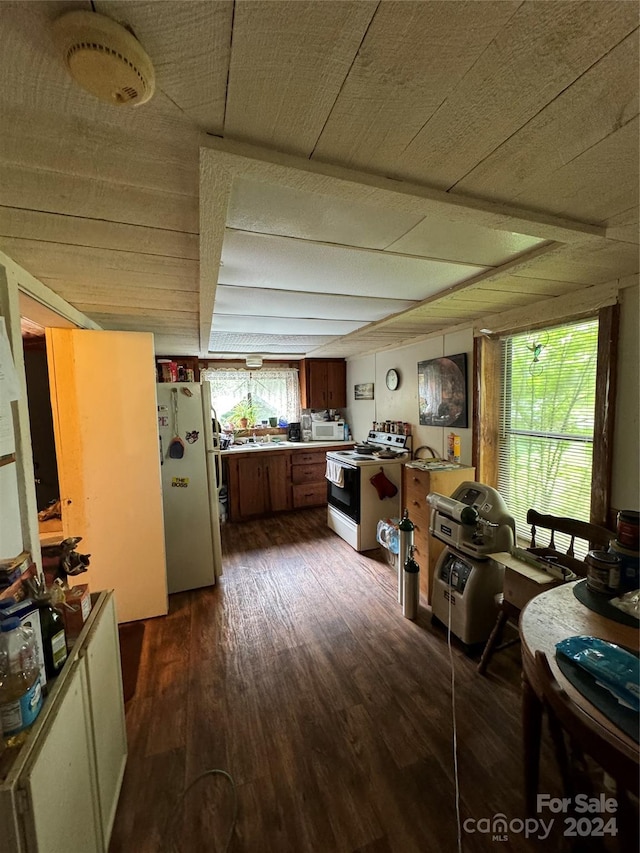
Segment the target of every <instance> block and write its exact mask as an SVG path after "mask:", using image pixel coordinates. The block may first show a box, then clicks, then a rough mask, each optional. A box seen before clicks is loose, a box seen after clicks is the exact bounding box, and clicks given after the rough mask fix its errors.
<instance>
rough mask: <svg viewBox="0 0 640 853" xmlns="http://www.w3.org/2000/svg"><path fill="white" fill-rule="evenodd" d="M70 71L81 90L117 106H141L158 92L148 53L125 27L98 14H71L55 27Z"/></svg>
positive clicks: (57, 41) (57, 38)
mask: <svg viewBox="0 0 640 853" xmlns="http://www.w3.org/2000/svg"><path fill="white" fill-rule="evenodd" d="M53 36H54V39H55V42H56V44H57V46H58V48H59V49H60V50H61V52H62V57H63V60H64V64H65V66H66V69H67V71H68V72H69V74H70V75H71V76H72V77H73V79H74V80H75V81H76V83H77V84H78V85H79V86H82V88H83V89H85V90H86V91H87V92H90V93H91V94H92V95H94V96H95V97H96V98H99V99H100V100H101V101H105V102H106V103H108V104H112V105H113V106H129V107H133V106H137V105H138V104H144V103H145V101H148V100H149V99H150V98H151V96H152V95H153V93H154V91H155V72H154V70H153V64H152V62H151V60H150V59H149V56H148V55H147V53H146V51H145V50H144V48H143V47H142V45H141V44H140V42H139V41H138V40H137V38H136V37H135V36H133V35H132V34H131V33H130V32H129V31H128V30H127V29H126V28H125V27H123V26H122V25H121V24H118V23H117V22H116V21H114V20H112V19H111V18H107V17H106V16H105V15H100V14H98V13H95V12H87V11H75V12H68V13H67V14H66V15H63V16H62V17H61V18H58V20H57V21H54V24H53Z"/></svg>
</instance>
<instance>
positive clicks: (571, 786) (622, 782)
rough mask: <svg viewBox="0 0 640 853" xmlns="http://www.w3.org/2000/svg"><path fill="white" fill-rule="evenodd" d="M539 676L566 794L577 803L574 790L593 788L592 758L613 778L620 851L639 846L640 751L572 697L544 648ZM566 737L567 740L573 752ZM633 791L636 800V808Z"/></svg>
mask: <svg viewBox="0 0 640 853" xmlns="http://www.w3.org/2000/svg"><path fill="white" fill-rule="evenodd" d="M536 680H537V682H538V687H539V689H540V690H541V691H542V699H543V704H544V707H545V710H546V712H547V720H548V724H549V733H550V735H551V739H552V742H553V746H554V750H555V754H556V760H557V762H558V767H559V770H560V775H561V777H562V782H563V785H564V790H565V796H567V797H570V798H571V801H572V802H573V801H574V797H575V795H576V794H582V793H584V794H589V793H591V792H593V786H592V783H591V778H590V776H589V773H588V766H587V762H586V761H585V756H590V757H591V758H592V759H593V761H595V763H596V764H597V765H599V767H600V768H602V770H604V771H605V773H607V774H608V775H609V776H610V777H611V778H612V779H613V780H614V782H615V786H616V799H617V802H618V808H617V811H616V813H615V818H616V826H617V830H618V836H617V837H618V841H619V846H620V849H621V850H623V851H624V850H627V851H628V850H632V849H637V826H638V814H637V798H638V795H639V790H638V788H639V778H640V777H639V771H638V758H637V755H635V756H634V755H632V754H630V753H629V752H627V751H625V750H624V749H622V748H621V746H620V743H619V741H618V740H617V739H616V738H615V737H614V735H613V734H612V733H611V732H609V731H608V730H607V729H606V728H604V727H603V726H602V725H600V724H599V723H597V722H596V721H595V720H594V719H593V718H592V717H590V716H589V715H588V714H586V713H585V712H584V711H583V710H582V709H581V708H579V707H578V706H577V705H576V704H575V702H573V701H572V700H571V698H570V697H569V696H568V695H567V693H566V692H565V691H564V690H563V689H562V687H561V686H560V685H559V684H558V682H557V681H556V679H555V677H554V675H553V672H552V670H551V667H550V666H549V661H548V660H547V656H546V655H545V653H544V652H542V651H537V652H536ZM565 741H568V745H569V747H570V751H568V750H567V744H566V743H565ZM629 794H632V795H633V796H634V797H635V799H636V806H635V807H634V805H633V804H632V802H631V799H630V797H629ZM633 845H635V847H634V846H633Z"/></svg>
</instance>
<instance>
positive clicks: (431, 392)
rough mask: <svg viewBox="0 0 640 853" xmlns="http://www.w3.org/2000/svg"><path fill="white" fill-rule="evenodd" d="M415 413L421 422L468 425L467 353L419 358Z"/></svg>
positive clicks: (442, 424)
mask: <svg viewBox="0 0 640 853" xmlns="http://www.w3.org/2000/svg"><path fill="white" fill-rule="evenodd" d="M418 415H419V418H420V423H421V424H422V425H423V426H439V427H462V428H464V427H467V426H468V425H469V423H468V414H467V354H466V353H464V352H463V353H460V355H449V356H446V357H444V358H432V359H429V361H420V362H418Z"/></svg>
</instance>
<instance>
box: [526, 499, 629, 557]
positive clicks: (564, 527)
mask: <svg viewBox="0 0 640 853" xmlns="http://www.w3.org/2000/svg"><path fill="white" fill-rule="evenodd" d="M527 524H530V525H531V544H530V546H529V547H530V548H540V547H546V548H549V549H551V550H553V551H559V548H558V547H557V545H556V542H555V534H556V533H565V534H566V535H567V536H569V537H570V539H569V547H568V548H567V550H566V551H565V552H564V553H565V554H567V556H569V557H574V556H575V554H574V544H575V540H576V539H583V540H584V541H585V542H587V543H588V545H589V548H593V547H599V548H603V549H604V550H606V549H607V548H608V547H609V542H610V541H611V540H612V539H615V538H616V534H615V533H612V532H611V531H610V530H607V528H606V527H600V526H599V525H598V524H590V523H589V522H588V521H578V519H576V518H563V517H562V516H560V515H542V514H541V513H539V512H536V510H535V509H530V510H528V512H527ZM538 528H542V529H543V530H548V531H549V544H548V545H546V546H543V545H542V543H541V542H536V534H537V533H538Z"/></svg>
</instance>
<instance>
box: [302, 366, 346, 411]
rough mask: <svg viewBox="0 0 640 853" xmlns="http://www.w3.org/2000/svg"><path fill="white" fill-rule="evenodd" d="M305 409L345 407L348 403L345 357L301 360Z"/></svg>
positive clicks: (303, 406) (303, 405) (303, 404)
mask: <svg viewBox="0 0 640 853" xmlns="http://www.w3.org/2000/svg"><path fill="white" fill-rule="evenodd" d="M300 397H301V406H302V408H303V409H343V408H344V407H345V406H346V405H347V363H346V361H344V359H331V358H306V359H302V360H301V361H300Z"/></svg>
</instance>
